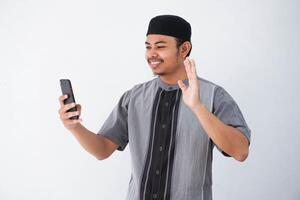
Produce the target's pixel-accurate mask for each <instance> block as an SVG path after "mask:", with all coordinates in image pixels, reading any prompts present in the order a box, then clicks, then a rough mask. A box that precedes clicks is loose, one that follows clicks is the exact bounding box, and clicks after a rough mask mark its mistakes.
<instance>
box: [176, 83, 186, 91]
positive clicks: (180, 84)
mask: <svg viewBox="0 0 300 200" xmlns="http://www.w3.org/2000/svg"><path fill="white" fill-rule="evenodd" d="M177 83H178V85H179V87H180V89H181V90H182V92H185V90H186V89H187V87H186V85H185V84H184V83H183V81H182V80H178V81H177Z"/></svg>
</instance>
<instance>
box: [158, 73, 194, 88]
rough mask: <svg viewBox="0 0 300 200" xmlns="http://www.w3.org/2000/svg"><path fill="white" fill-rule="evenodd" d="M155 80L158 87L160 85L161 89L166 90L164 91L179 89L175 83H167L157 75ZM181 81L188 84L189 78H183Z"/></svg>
mask: <svg viewBox="0 0 300 200" xmlns="http://www.w3.org/2000/svg"><path fill="white" fill-rule="evenodd" d="M157 82H158V85H159V87H161V88H162V89H164V90H166V91H172V90H177V89H179V85H178V84H177V83H176V84H167V83H165V82H163V81H162V80H161V79H160V77H159V76H158V77H157ZM183 83H184V84H185V85H186V86H188V85H189V80H188V79H185V80H183Z"/></svg>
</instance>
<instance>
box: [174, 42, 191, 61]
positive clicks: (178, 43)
mask: <svg viewBox="0 0 300 200" xmlns="http://www.w3.org/2000/svg"><path fill="white" fill-rule="evenodd" d="M175 40H176V47H177V48H179V47H180V46H181V45H182V44H183V43H184V42H185V41H188V40H184V39H181V38H175ZM189 42H190V43H191V41H189ZM191 51H192V43H191V49H190V51H189V52H188V54H187V55H186V57H188V56H190V54H191Z"/></svg>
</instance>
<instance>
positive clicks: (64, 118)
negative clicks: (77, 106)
mask: <svg viewBox="0 0 300 200" xmlns="http://www.w3.org/2000/svg"><path fill="white" fill-rule="evenodd" d="M79 114H80V113H79V111H74V112H66V113H62V114H61V115H60V118H61V119H62V120H66V119H70V118H71V117H74V116H77V115H78V116H79Z"/></svg>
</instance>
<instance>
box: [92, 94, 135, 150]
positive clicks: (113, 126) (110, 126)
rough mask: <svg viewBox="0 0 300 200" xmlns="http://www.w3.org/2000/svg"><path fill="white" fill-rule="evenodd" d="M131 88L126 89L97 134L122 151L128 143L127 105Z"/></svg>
mask: <svg viewBox="0 0 300 200" xmlns="http://www.w3.org/2000/svg"><path fill="white" fill-rule="evenodd" d="M130 93H131V90H128V91H126V92H125V93H124V94H123V95H122V97H121V98H120V100H119V102H118V104H117V105H116V106H115V107H114V109H113V110H112V112H111V113H110V115H109V116H108V118H107V119H106V120H105V122H104V124H103V125H102V127H101V128H100V130H99V131H98V133H97V134H100V135H102V136H104V137H106V138H108V139H109V140H111V141H112V142H114V143H115V144H117V145H119V147H118V150H119V151H123V150H124V149H125V147H126V145H127V144H128V106H129V101H130Z"/></svg>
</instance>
